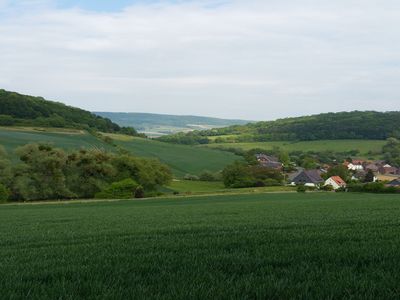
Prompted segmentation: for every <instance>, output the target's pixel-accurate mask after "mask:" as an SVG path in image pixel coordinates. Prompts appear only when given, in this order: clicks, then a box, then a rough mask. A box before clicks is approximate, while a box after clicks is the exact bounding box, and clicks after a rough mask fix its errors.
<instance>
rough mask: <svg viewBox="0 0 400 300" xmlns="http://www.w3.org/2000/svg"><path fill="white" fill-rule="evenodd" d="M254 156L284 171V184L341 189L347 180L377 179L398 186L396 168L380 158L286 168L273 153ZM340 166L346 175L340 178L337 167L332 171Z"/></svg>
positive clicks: (266, 166)
mask: <svg viewBox="0 0 400 300" xmlns="http://www.w3.org/2000/svg"><path fill="white" fill-rule="evenodd" d="M256 159H257V161H258V163H259V165H260V166H262V167H264V168H269V169H274V170H277V171H280V172H282V173H284V174H285V178H286V179H287V180H286V184H289V185H292V186H305V187H308V188H311V189H322V188H325V189H329V188H330V189H332V190H335V191H337V190H339V189H341V190H345V189H346V187H347V185H348V184H349V183H350V182H352V183H357V182H358V183H371V182H381V183H384V184H385V186H387V187H395V188H399V187H400V168H396V167H393V166H391V165H389V164H387V163H386V162H385V161H384V160H374V161H372V160H360V159H352V160H351V161H349V160H346V161H345V162H343V163H342V164H336V165H333V164H331V165H329V164H324V165H323V167H319V168H317V169H305V168H301V167H295V171H290V172H286V171H285V168H284V164H283V163H282V162H280V161H279V159H278V158H277V157H275V156H271V155H266V154H256ZM340 169H342V170H347V172H348V176H347V177H348V178H342V177H341V175H340V174H339V173H342V172H339V171H338V172H337V174H335V171H334V170H340ZM332 173H333V174H332ZM328 174H329V175H328ZM343 177H344V176H343Z"/></svg>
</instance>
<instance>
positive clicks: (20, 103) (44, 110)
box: [0, 89, 137, 135]
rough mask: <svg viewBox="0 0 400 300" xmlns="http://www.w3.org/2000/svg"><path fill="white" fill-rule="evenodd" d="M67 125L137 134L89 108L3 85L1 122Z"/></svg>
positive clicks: (50, 125) (0, 99)
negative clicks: (27, 93) (7, 88)
mask: <svg viewBox="0 0 400 300" xmlns="http://www.w3.org/2000/svg"><path fill="white" fill-rule="evenodd" d="M12 125H24V126H42V127H66V128H80V129H88V130H97V131H103V132H117V133H124V134H129V135H137V132H136V130H135V129H133V128H121V127H120V126H119V125H117V124H115V123H113V122H111V120H109V119H106V118H103V117H100V116H96V115H95V114H92V113H90V112H88V111H85V110H82V109H79V108H75V107H71V106H67V105H64V104H62V103H59V102H53V101H47V100H45V99H43V98H41V97H32V96H27V95H21V94H18V93H14V92H8V91H5V90H1V89H0V126H12Z"/></svg>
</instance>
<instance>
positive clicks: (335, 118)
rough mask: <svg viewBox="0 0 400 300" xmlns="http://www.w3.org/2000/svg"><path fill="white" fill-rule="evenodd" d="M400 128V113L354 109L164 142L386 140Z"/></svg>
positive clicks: (173, 137) (181, 136)
mask: <svg viewBox="0 0 400 300" xmlns="http://www.w3.org/2000/svg"><path fill="white" fill-rule="evenodd" d="M399 130H400V112H385V113H382V112H374V111H366V112H360V111H354V112H341V113H327V114H319V115H313V116H306V117H298V118H286V119H280V120H276V121H268V122H257V123H250V124H247V125H235V126H230V127H226V128H219V129H211V130H207V131H194V132H190V133H188V134H186V135H185V134H177V135H170V136H164V137H162V138H160V139H161V140H162V141H165V142H171V143H184V144H192V145H193V144H207V143H209V142H210V139H209V138H208V137H211V136H224V135H228V136H229V137H228V140H226V139H223V138H220V139H217V140H216V141H215V142H217V143H218V142H238V143H239V142H265V141H315V140H338V139H373V140H384V139H387V138H389V137H392V136H394V135H395V134H396V133H398V132H399Z"/></svg>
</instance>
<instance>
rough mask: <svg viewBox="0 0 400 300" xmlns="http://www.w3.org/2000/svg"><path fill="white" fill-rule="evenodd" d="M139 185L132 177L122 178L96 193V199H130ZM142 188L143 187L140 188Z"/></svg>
mask: <svg viewBox="0 0 400 300" xmlns="http://www.w3.org/2000/svg"><path fill="white" fill-rule="evenodd" d="M138 187H139V185H138V184H137V182H135V181H134V180H133V179H130V178H128V179H124V180H121V181H118V182H114V183H112V184H111V185H110V186H109V187H107V188H106V189H104V190H103V191H101V192H99V193H97V194H96V196H95V198H97V199H131V198H133V197H134V196H135V195H136V193H135V192H136V190H137V188H138ZM142 189H143V188H142Z"/></svg>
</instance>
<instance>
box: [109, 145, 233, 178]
mask: <svg viewBox="0 0 400 300" xmlns="http://www.w3.org/2000/svg"><path fill="white" fill-rule="evenodd" d="M115 142H116V143H117V144H118V145H120V146H121V147H123V148H125V149H128V150H129V151H130V152H132V153H133V154H134V155H137V156H143V157H154V158H158V159H159V160H160V161H161V162H163V163H166V164H167V165H169V166H170V167H171V169H172V171H173V173H174V175H175V176H177V177H183V176H184V175H186V174H195V175H199V174H200V173H201V172H203V171H211V172H217V171H220V170H222V169H223V168H224V167H225V166H226V165H228V164H230V163H232V162H233V161H235V160H237V159H240V157H238V156H236V155H234V154H232V153H228V152H225V151H217V150H213V149H207V148H199V147H193V146H184V145H175V144H168V143H162V142H158V141H154V140H149V139H142V138H132V139H130V140H115Z"/></svg>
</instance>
